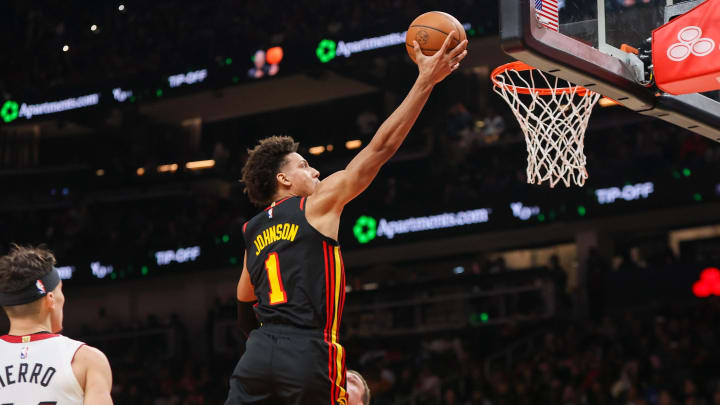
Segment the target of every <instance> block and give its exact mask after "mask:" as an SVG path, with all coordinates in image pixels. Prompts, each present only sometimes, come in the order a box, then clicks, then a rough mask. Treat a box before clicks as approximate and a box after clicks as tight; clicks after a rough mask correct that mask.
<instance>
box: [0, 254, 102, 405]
mask: <svg viewBox="0 0 720 405" xmlns="http://www.w3.org/2000/svg"><path fill="white" fill-rule="evenodd" d="M54 266H55V257H54V256H53V255H52V253H50V252H49V251H47V250H45V249H41V248H24V247H17V246H14V247H13V248H12V250H11V251H10V253H9V254H7V255H6V256H3V257H1V258H0V305H1V306H2V307H3V309H4V310H5V313H6V314H7V316H8V318H9V319H10V332H9V333H8V334H7V335H4V336H0V404H3V405H5V404H14V405H22V404H29V405H37V404H40V405H44V404H48V405H49V404H62V405H81V404H85V405H111V404H112V399H111V397H110V389H111V386H112V375H111V371H110V363H108V360H107V358H106V357H105V355H104V354H103V353H102V352H101V351H99V350H98V349H95V348H93V347H90V346H86V345H85V344H84V343H82V342H78V341H76V340H72V339H68V338H66V337H65V336H62V335H59V334H58V333H59V332H60V330H61V329H62V321H63V304H64V303H65V296H64V295H63V292H62V282H61V281H60V275H59V274H58V271H57V270H56V269H55V267H54Z"/></svg>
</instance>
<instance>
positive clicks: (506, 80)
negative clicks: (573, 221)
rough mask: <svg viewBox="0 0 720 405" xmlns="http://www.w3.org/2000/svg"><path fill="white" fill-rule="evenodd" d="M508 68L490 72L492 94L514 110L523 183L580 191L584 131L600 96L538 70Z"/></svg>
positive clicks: (583, 169)
mask: <svg viewBox="0 0 720 405" xmlns="http://www.w3.org/2000/svg"><path fill="white" fill-rule="evenodd" d="M510 65H513V64H510ZM510 65H506V66H508V68H507V69H504V71H501V72H500V73H498V74H495V73H493V82H494V83H495V86H494V90H495V92H496V93H498V94H499V95H500V96H501V97H502V98H503V99H504V100H505V102H507V103H508V105H509V106H510V108H511V109H512V110H513V113H514V114H515V117H516V118H517V120H518V121H519V122H520V128H522V131H523V133H524V134H525V141H526V143H527V151H528V166H527V178H528V183H530V184H542V182H544V181H549V182H550V187H555V185H556V184H557V183H558V182H560V181H562V182H563V183H564V184H565V186H566V187H570V183H571V182H574V183H575V184H576V185H578V186H583V185H584V184H585V179H587V177H588V175H587V171H586V170H585V163H586V161H585V154H584V153H583V146H584V139H585V130H586V129H587V125H588V120H589V119H590V113H591V112H592V109H593V107H594V106H595V103H597V101H598V99H599V98H600V95H599V94H597V93H594V92H591V91H589V90H587V89H585V88H584V87H579V86H575V85H574V84H571V83H568V82H567V81H565V80H563V79H560V78H557V77H555V76H552V75H550V74H547V73H544V72H542V71H540V70H537V69H533V68H529V69H528V68H522V67H521V65H518V67H517V69H515V68H512V67H511V66H510ZM499 69H501V68H499Z"/></svg>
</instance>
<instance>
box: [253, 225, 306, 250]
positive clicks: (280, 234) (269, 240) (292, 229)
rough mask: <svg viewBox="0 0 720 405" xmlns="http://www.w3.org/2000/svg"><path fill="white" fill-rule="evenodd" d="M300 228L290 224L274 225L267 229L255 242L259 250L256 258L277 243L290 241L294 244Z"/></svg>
mask: <svg viewBox="0 0 720 405" xmlns="http://www.w3.org/2000/svg"><path fill="white" fill-rule="evenodd" d="M299 228H300V227H299V226H298V225H295V224H289V223H284V224H278V225H273V226H270V227H268V228H265V229H264V230H263V231H262V232H260V233H259V234H258V236H257V237H256V238H255V240H254V241H253V243H254V244H255V248H256V249H257V251H256V252H255V256H260V252H262V250H263V249H265V248H266V247H268V246H269V245H271V244H273V243H275V242H277V241H280V240H288V241H290V242H294V241H295V236H297V233H298V229H299Z"/></svg>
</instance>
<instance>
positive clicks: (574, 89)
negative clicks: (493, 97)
mask: <svg viewBox="0 0 720 405" xmlns="http://www.w3.org/2000/svg"><path fill="white" fill-rule="evenodd" d="M509 70H515V71H518V72H524V71H526V70H537V69H535V68H534V67H532V66H530V65H528V64H527V63H525V62H520V61H515V62H510V63H506V64H504V65H502V66H498V67H496V68H495V70H493V71H492V73H491V74H490V80H492V82H493V84H494V85H495V86H497V87H504V88H505V89H507V90H510V91H512V92H517V93H520V94H537V95H540V96H551V95H553V94H566V93H575V94H577V95H578V96H580V97H585V96H587V95H588V93H591V91H590V90H588V89H586V88H585V87H583V86H570V87H558V88H556V89H551V88H540V87H535V88H532V87H521V86H514V85H512V84H507V83H502V82H500V81H499V80H497V76H499V75H501V74H505V73H506V72H508V71H509Z"/></svg>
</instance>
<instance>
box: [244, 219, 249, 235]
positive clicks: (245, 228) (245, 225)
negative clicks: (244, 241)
mask: <svg viewBox="0 0 720 405" xmlns="http://www.w3.org/2000/svg"><path fill="white" fill-rule="evenodd" d="M248 222H250V221H245V223H244V224H243V235H244V234H245V231H246V230H247V224H248Z"/></svg>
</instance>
